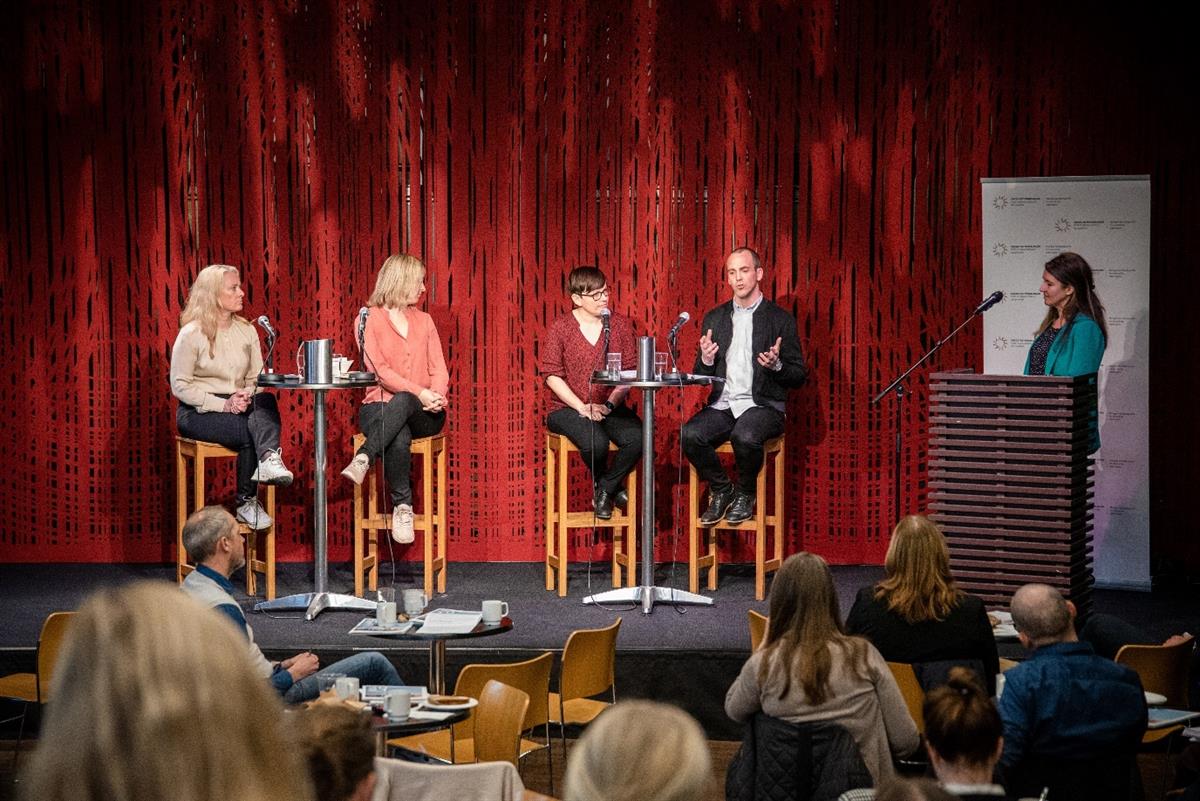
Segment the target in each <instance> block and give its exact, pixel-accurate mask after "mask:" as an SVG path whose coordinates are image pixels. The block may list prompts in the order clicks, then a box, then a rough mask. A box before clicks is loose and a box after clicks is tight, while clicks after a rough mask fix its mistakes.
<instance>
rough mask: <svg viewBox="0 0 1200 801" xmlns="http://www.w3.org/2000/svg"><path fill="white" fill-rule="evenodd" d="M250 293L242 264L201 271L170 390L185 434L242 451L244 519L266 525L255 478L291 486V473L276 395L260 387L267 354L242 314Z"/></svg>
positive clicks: (240, 511) (183, 321) (174, 357)
mask: <svg viewBox="0 0 1200 801" xmlns="http://www.w3.org/2000/svg"><path fill="white" fill-rule="evenodd" d="M245 295H246V293H245V292H243V291H242V282H241V278H240V277H239V276H238V271H237V268H236V267H230V266H229V265H227V264H210V265H209V266H207V267H205V268H204V269H203V270H201V271H200V274H199V275H197V276H196V280H195V282H194V283H193V284H192V288H191V290H190V291H189V292H188V299H187V305H186V306H184V309H183V314H181V315H180V317H179V325H180V329H179V336H177V337H176V338H175V346H174V347H173V348H172V349H171V392H172V393H173V394H174V395H175V397H176V398H178V399H179V409H178V411H177V412H176V415H175V421H176V425H177V426H178V428H179V433H180V434H182V435H183V436H185V437H189V438H191V439H198V440H202V441H204V442H215V443H217V444H218V445H224V446H225V447H226V448H229V449H231V450H235V451H237V455H238V456H237V518H238V520H240V521H241V522H243V523H245V524H246V525H248V526H250V527H251V528H253V529H265V528H270V526H271V523H272V522H273V521H272V520H271V518H270V516H268V515H267V512H266V510H265V509H263V508H262V506H261V505H260V504H259V502H258V490H257V486H256V484H278V485H287V484H291V483H292V472H291V471H290V470H288V469H287V467H285V466H284V464H283V457H282V454H281V451H280V448H279V437H280V429H281V423H280V420H279V407H278V406H277V405H276V403H275V397H274V396H273V395H271V394H270V393H267V392H258V389H257V381H258V374H259V373H260V372H262V365H263V360H262V352H261V351H260V350H259V343H258V331H257V330H256V329H255V328H254V326H253V325H251V324H250V323H249V322H248V321H247V320H246V319H245V318H244V317H242V316H241V314H240V312H241V310H242V301H243V299H244V298H245Z"/></svg>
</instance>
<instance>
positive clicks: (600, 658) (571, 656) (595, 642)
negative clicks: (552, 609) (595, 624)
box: [558, 618, 621, 701]
mask: <svg viewBox="0 0 1200 801" xmlns="http://www.w3.org/2000/svg"><path fill="white" fill-rule="evenodd" d="M620 628H621V618H617V620H616V622H614V623H613V624H612V625H611V626H606V627H605V628H602V629H579V630H577V631H573V632H571V636H570V637H568V638H567V644H566V645H565V646H563V655H562V672H561V674H560V675H559V682H558V692H559V695H561V696H562V700H563V701H570V700H571V699H573V698H588V697H590V696H593V695H599V694H600V693H602V692H605V691H610V690H613V685H614V684H615V683H616V672H615V664H616V659H617V633H618V631H619V630H620ZM614 694H615V693H614Z"/></svg>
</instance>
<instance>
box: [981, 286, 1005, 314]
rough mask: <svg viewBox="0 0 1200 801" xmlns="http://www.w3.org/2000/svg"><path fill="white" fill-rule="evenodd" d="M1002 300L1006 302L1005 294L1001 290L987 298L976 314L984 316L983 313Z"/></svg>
mask: <svg viewBox="0 0 1200 801" xmlns="http://www.w3.org/2000/svg"><path fill="white" fill-rule="evenodd" d="M1002 300H1004V293H1003V292H1001V291H1000V290H996V291H995V292H993V293H992V294H990V295H988V296H987V297H986V298H984V300H983V303H980V304H979V307H978V308H977V309H975V312H974V313H975V314H982V313H983V312H985V311H987V310H988V309H990V308H992V307H993V306H995V305H996V304H997V303H999V302H1000V301H1002Z"/></svg>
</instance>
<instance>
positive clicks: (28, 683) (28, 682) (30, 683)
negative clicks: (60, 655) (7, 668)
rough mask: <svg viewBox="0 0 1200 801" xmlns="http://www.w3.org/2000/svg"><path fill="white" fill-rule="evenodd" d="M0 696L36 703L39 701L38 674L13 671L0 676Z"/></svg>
mask: <svg viewBox="0 0 1200 801" xmlns="http://www.w3.org/2000/svg"><path fill="white" fill-rule="evenodd" d="M0 698H11V699H13V700H14V701H25V702H26V703H30V704H32V703H35V702H36V701H37V699H38V698H37V674H36V673H13V674H11V675H9V676H4V677H3V678H0Z"/></svg>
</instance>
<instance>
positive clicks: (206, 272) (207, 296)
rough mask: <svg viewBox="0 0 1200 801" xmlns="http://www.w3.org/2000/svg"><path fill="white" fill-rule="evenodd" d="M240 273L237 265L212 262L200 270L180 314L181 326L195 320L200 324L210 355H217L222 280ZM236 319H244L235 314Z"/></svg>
mask: <svg viewBox="0 0 1200 801" xmlns="http://www.w3.org/2000/svg"><path fill="white" fill-rule="evenodd" d="M230 273H233V274H234V275H237V274H238V268H237V267H230V266H229V265H228V264H210V265H208V266H207V267H205V268H204V269H203V270H201V271H200V274H199V275H197V276H196V280H195V281H193V282H192V288H191V289H189V290H188V299H187V304H186V305H185V306H184V307H183V313H181V314H180V315H179V327H180V328H182V327H183V326H185V325H187V324H188V323H190V322H192V321H193V320H195V321H196V322H198V323H199V324H200V331H201V332H202V333H203V334H204V337H205V338H206V339H207V340H208V355H209V356H213V357H215V356H216V342H217V327H218V326H219V325H220V324H221V304H220V302H219V301H218V300H217V295H218V294H219V293H220V292H221V282H223V281H224V280H225V276H227V275H229V274H230ZM234 318H235V319H239V320H240V319H242V318H241V317H238V315H234Z"/></svg>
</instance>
